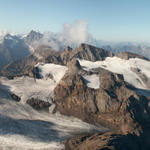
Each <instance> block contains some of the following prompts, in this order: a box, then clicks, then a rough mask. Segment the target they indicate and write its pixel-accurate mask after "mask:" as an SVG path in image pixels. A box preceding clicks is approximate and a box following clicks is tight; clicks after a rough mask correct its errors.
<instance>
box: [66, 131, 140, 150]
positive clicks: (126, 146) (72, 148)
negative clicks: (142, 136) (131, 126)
mask: <svg viewBox="0 0 150 150" xmlns="http://www.w3.org/2000/svg"><path fill="white" fill-rule="evenodd" d="M66 150H141V145H140V142H139V138H138V137H137V136H135V135H132V134H127V135H121V134H120V133H115V132H108V133H104V134H94V135H81V136H78V137H75V138H72V139H70V140H68V141H67V142H66Z"/></svg>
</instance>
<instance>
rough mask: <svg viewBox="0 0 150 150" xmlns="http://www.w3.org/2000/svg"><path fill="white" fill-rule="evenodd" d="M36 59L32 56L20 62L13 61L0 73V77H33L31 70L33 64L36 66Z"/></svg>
mask: <svg viewBox="0 0 150 150" xmlns="http://www.w3.org/2000/svg"><path fill="white" fill-rule="evenodd" d="M37 62H38V59H37V58H36V57H34V56H33V55H30V56H27V57H25V58H23V59H21V60H18V61H15V62H13V63H10V64H8V65H7V66H5V67H4V68H3V69H2V70H1V71H0V75H1V76H5V77H7V78H9V79H12V78H13V77H16V76H22V75H28V76H31V77H33V74H32V69H33V66H34V65H35V64H37Z"/></svg>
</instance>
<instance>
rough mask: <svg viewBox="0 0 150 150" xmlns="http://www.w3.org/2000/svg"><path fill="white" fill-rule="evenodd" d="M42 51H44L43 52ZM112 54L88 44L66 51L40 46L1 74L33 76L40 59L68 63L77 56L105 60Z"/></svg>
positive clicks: (92, 59) (46, 61)
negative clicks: (33, 70)
mask: <svg viewBox="0 0 150 150" xmlns="http://www.w3.org/2000/svg"><path fill="white" fill-rule="evenodd" d="M40 51H44V52H43V53H42V52H40ZM41 53H42V54H41ZM40 56H41V57H40ZM111 56H113V54H112V53H111V52H109V51H106V50H104V49H101V48H97V47H94V46H91V45H88V44H81V45H80V46H79V47H78V48H76V49H74V50H73V49H72V48H70V47H67V48H66V49H64V51H59V52H57V51H54V50H52V48H51V47H46V46H40V47H39V48H37V49H36V50H35V52H34V54H33V55H30V56H27V57H25V58H23V59H21V60H18V61H15V62H12V63H10V64H9V65H7V66H5V67H4V68H3V69H2V70H1V71H0V75H1V76H5V77H8V78H13V77H15V76H21V75H27V76H31V77H33V76H34V75H33V72H32V69H33V68H34V66H35V64H36V63H38V62H39V61H41V62H44V63H54V64H60V65H67V64H68V63H69V62H71V61H72V60H73V59H76V58H79V59H85V60H90V61H97V60H104V59H105V58H106V57H111Z"/></svg>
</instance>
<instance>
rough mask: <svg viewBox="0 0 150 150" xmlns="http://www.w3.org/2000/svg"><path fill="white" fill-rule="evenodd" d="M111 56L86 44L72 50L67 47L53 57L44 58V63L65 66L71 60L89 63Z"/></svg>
mask: <svg viewBox="0 0 150 150" xmlns="http://www.w3.org/2000/svg"><path fill="white" fill-rule="evenodd" d="M112 56H113V54H112V53H111V52H109V51H106V50H104V49H102V48H97V47H94V46H91V45H88V44H81V45H80V46H79V47H78V48H76V49H74V50H72V49H71V48H70V47H67V48H66V49H65V50H64V51H62V52H59V53H57V55H55V56H49V57H47V58H46V62H50V63H51V62H54V63H57V64H62V65H66V64H67V63H69V62H70V61H72V60H73V59H76V58H79V59H85V60H89V61H97V60H104V59H105V57H112Z"/></svg>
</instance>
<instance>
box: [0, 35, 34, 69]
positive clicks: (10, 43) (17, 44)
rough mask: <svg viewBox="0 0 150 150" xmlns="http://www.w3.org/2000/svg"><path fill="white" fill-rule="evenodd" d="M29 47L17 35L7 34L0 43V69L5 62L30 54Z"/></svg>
mask: <svg viewBox="0 0 150 150" xmlns="http://www.w3.org/2000/svg"><path fill="white" fill-rule="evenodd" d="M30 54H31V53H30V51H29V47H28V45H27V44H26V43H25V42H24V40H23V39H21V38H19V37H18V36H13V35H10V34H7V35H5V36H4V39H3V42H2V43H1V44H0V70H1V69H2V68H3V67H4V66H5V65H7V64H9V63H11V62H13V61H16V60H19V59H22V58H24V57H25V56H28V55H30Z"/></svg>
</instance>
